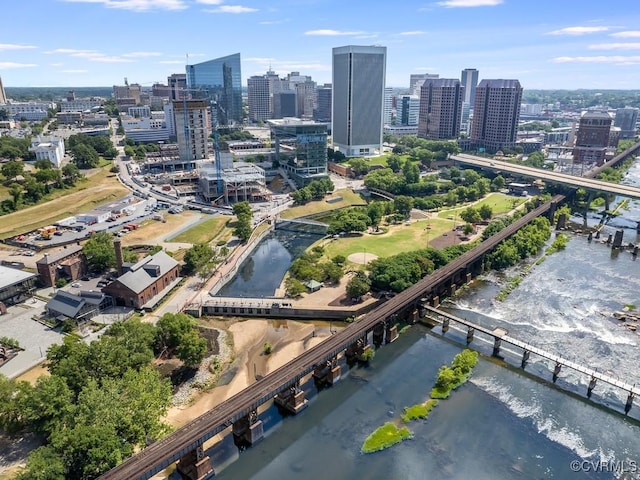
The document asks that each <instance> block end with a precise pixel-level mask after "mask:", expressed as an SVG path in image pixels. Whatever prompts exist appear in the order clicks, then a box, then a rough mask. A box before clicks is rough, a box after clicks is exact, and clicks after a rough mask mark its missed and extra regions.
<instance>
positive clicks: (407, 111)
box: [396, 95, 420, 127]
mask: <svg viewBox="0 0 640 480" xmlns="http://www.w3.org/2000/svg"><path fill="white" fill-rule="evenodd" d="M397 105H398V106H397V107H396V111H397V114H396V124H397V125H402V126H405V127H410V126H411V127H415V126H416V125H418V114H419V112H420V97H419V96H418V95H399V96H398V103H397Z"/></svg>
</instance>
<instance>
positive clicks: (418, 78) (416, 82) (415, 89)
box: [409, 73, 440, 97]
mask: <svg viewBox="0 0 640 480" xmlns="http://www.w3.org/2000/svg"><path fill="white" fill-rule="evenodd" d="M436 78H440V75H438V74H437V73H412V74H411V75H409V91H410V92H411V95H417V96H418V97H419V96H420V89H421V88H422V85H423V84H424V81H425V80H434V79H436Z"/></svg>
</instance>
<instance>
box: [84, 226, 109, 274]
mask: <svg viewBox="0 0 640 480" xmlns="http://www.w3.org/2000/svg"><path fill="white" fill-rule="evenodd" d="M82 253H84V256H85V258H86V259H87V266H88V267H89V269H90V270H93V271H96V272H104V271H106V270H107V269H108V268H110V267H114V266H115V264H116V254H115V250H114V247H113V235H111V234H110V233H109V232H96V233H94V234H93V235H92V236H91V238H90V239H89V241H88V242H87V243H85V245H84V247H82Z"/></svg>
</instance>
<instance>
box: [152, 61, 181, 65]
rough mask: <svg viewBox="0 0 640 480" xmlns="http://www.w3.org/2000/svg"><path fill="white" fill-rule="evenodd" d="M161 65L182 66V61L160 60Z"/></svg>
mask: <svg viewBox="0 0 640 480" xmlns="http://www.w3.org/2000/svg"><path fill="white" fill-rule="evenodd" d="M158 63H160V64H162V65H184V60H160V61H159V62H158Z"/></svg>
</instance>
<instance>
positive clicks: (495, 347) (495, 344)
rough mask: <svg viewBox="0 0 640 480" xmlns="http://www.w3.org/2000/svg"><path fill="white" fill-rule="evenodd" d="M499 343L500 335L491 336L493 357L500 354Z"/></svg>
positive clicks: (500, 342) (500, 343)
mask: <svg viewBox="0 0 640 480" xmlns="http://www.w3.org/2000/svg"><path fill="white" fill-rule="evenodd" d="M500 345H502V340H501V339H500V337H493V353H492V354H491V355H493V356H494V357H499V356H500Z"/></svg>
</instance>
